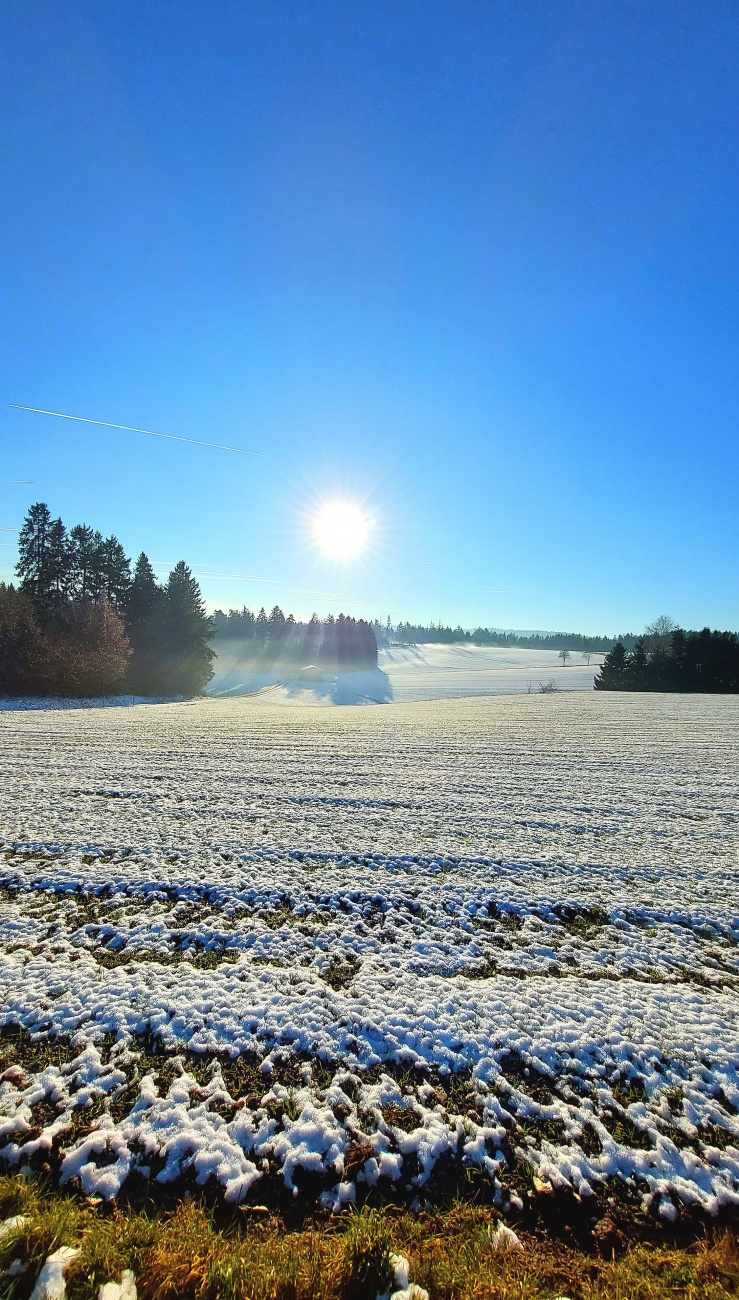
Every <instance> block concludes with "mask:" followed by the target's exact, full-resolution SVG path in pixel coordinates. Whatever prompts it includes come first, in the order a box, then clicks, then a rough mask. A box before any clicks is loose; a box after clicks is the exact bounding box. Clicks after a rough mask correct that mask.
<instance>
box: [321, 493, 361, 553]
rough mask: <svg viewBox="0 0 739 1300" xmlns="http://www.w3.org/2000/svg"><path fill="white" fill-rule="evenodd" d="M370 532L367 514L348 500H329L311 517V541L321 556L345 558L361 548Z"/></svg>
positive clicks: (358, 551)
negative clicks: (321, 552)
mask: <svg viewBox="0 0 739 1300" xmlns="http://www.w3.org/2000/svg"><path fill="white" fill-rule="evenodd" d="M369 531H370V521H369V519H368V518H367V516H366V514H365V513H364V512H363V511H362V510H361V509H360V507H359V506H357V505H355V504H354V503H353V502H351V501H331V502H329V503H328V504H326V505H324V506H320V507H319V509H318V510H317V511H316V513H315V515H314V517H313V524H312V532H313V540H314V542H315V544H316V546H317V547H318V549H319V550H321V551H323V553H324V555H330V556H331V557H332V558H333V559H335V560H348V559H351V558H352V556H354V555H358V554H359V553H360V551H362V550H364V547H365V546H366V544H367V538H368V536H369Z"/></svg>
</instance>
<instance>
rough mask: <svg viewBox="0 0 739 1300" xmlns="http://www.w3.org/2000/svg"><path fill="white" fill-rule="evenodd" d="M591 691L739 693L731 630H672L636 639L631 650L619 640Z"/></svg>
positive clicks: (738, 646)
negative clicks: (593, 689)
mask: <svg viewBox="0 0 739 1300" xmlns="http://www.w3.org/2000/svg"><path fill="white" fill-rule="evenodd" d="M594 685H595V689H596V691H684V692H694V691H703V692H705V693H706V694H710V695H715V694H728V693H736V692H739V638H738V637H737V635H736V633H735V632H714V631H711V629H710V628H707V627H704V628H703V630H702V631H701V632H685V631H683V629H682V628H678V627H672V628H671V629H669V630H665V631H663V632H661V633H654V632H652V633H651V634H650V633H649V632H648V634H647V635H646V636H644V637H641V638H640V639H639V640H638V641H637V642H636V645H635V646H634V647H633V649H632V650H631V651H629V650H628V649H627V648H626V646H625V645H624V644H623V642H621V641H618V642H617V643H616V645H615V646H614V647H613V649H612V650H611V652H610V654H608V655H606V657H605V659H604V660H603V664H602V666H601V670H600V673H599V674H598V676H597V677H596V679H595V683H594Z"/></svg>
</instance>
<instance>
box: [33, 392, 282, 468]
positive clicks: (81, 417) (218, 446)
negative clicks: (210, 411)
mask: <svg viewBox="0 0 739 1300" xmlns="http://www.w3.org/2000/svg"><path fill="white" fill-rule="evenodd" d="M8 405H9V406H11V407H12V408H13V410H14V411H33V413H34V415H55V416H56V417H57V419H58V420H79V422H80V424H102V425H104V426H105V428H106V429H125V430H126V432H127V433H148V435H149V437H150V438H169V439H170V441H171V442H192V443H194V445H195V446H196V447H213V448H215V450H216V451H236V452H238V453H239V455H240V456H261V454H262V453H261V452H260V451H244V448H243V447H224V446H222V444H221V443H219V442H201V441H200V439H199V438H181V437H179V436H178V435H177V434H176V433H155V432H154V430H153V429H137V428H136V427H135V425H132V424H113V423H112V422H111V421H110V420H88V418H87V416H85V415H65V414H64V412H63V411H44V410H42V409H41V407H39V406H20V405H19V404H18V403H17V402H9V403H8Z"/></svg>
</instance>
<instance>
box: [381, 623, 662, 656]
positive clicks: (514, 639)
mask: <svg viewBox="0 0 739 1300" xmlns="http://www.w3.org/2000/svg"><path fill="white" fill-rule="evenodd" d="M373 626H374V629H375V635H376V638H377V642H378V645H383V646H385V645H392V644H394V643H400V644H404V645H408V644H411V645H429V644H436V645H456V644H466V645H481V646H501V647H503V648H510V647H514V648H517V649H520V650H557V651H559V650H580V651H583V650H585V651H591V652H593V653H598V652H599V651H600V652H603V651H606V650H611V649H612V648H613V646H614V645H615V643H616V641H621V643H622V644H623V645H625V646H627V647H628V648H632V647H633V646H634V645H636V642H637V641H638V640H639V634H638V633H635V632H623V633H621V635H620V636H618V637H609V636H588V635H586V634H585V633H584V632H528V633H527V632H515V631H505V630H503V629H500V628H491V627H476V628H474V630H471V629H465V628H463V627H459V626H457V627H448V626H446V625H445V624H443V623H441V622H439V623H433V622H432V623H428V624H420V623H407V622H400V623H392V622H391V621H390V619H389V618H388V620H387V622H386V623H379V622H376V623H374V624H373Z"/></svg>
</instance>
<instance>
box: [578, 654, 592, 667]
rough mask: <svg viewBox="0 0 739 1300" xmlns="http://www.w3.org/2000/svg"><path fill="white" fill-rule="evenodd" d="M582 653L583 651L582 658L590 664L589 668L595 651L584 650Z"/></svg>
mask: <svg viewBox="0 0 739 1300" xmlns="http://www.w3.org/2000/svg"><path fill="white" fill-rule="evenodd" d="M580 653H581V655H582V658H583V659H584V660H585V662H586V664H587V665H588V668H589V667H590V660H591V659H592V657H593V651H592V650H582V651H581V652H580Z"/></svg>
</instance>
